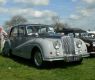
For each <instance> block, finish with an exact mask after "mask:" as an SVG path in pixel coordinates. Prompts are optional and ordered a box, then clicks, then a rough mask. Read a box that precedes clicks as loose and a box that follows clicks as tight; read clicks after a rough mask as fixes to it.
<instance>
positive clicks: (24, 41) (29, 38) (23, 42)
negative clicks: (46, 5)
mask: <svg viewBox="0 0 95 80" xmlns="http://www.w3.org/2000/svg"><path fill="white" fill-rule="evenodd" d="M83 45H84V44H83V42H82V40H80V39H74V38H73V37H70V36H63V35H60V34H57V33H55V32H54V29H53V27H52V26H51V25H43V24H21V25H17V26H14V27H12V28H11V30H10V35H9V38H8V40H6V42H5V45H4V48H3V51H2V55H7V56H9V55H16V56H20V57H23V58H26V59H31V60H33V62H34V63H35V66H37V67H41V66H43V64H44V62H45V61H57V60H63V61H65V62H78V63H81V62H82V59H83V58H82V56H81V54H82V53H83V52H82V50H83V47H82V46H83ZM85 52H86V49H85Z"/></svg>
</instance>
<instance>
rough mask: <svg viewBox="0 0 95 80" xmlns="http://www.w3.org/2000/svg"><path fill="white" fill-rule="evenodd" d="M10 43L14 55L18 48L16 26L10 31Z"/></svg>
mask: <svg viewBox="0 0 95 80" xmlns="http://www.w3.org/2000/svg"><path fill="white" fill-rule="evenodd" d="M10 42H11V46H12V52H13V54H14V53H15V52H16V48H17V46H18V26H15V27H13V28H12V29H11V31H10ZM16 53H17V52H16Z"/></svg>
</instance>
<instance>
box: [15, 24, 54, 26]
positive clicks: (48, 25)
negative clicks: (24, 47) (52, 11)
mask: <svg viewBox="0 0 95 80" xmlns="http://www.w3.org/2000/svg"><path fill="white" fill-rule="evenodd" d="M16 26H21V27H24V26H39V27H40V26H46V27H48V26H52V25H45V24H18V25H16ZM16 26H14V27H16Z"/></svg>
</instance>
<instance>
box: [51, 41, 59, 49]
mask: <svg viewBox="0 0 95 80" xmlns="http://www.w3.org/2000/svg"><path fill="white" fill-rule="evenodd" d="M53 45H54V48H55V49H59V48H60V42H59V41H55V42H54V43H53Z"/></svg>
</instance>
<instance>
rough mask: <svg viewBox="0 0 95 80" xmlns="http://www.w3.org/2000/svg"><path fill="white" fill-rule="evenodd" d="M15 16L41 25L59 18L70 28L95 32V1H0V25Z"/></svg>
mask: <svg viewBox="0 0 95 80" xmlns="http://www.w3.org/2000/svg"><path fill="white" fill-rule="evenodd" d="M15 15H21V16H23V17H25V18H27V19H28V20H29V22H30V23H43V24H52V23H53V21H52V17H54V16H59V18H60V21H61V22H62V23H67V24H68V25H69V26H70V27H74V28H81V29H84V30H88V29H90V30H95V0H0V25H2V26H3V25H4V23H5V22H6V21H8V20H10V19H11V18H12V17H13V16H15Z"/></svg>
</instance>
